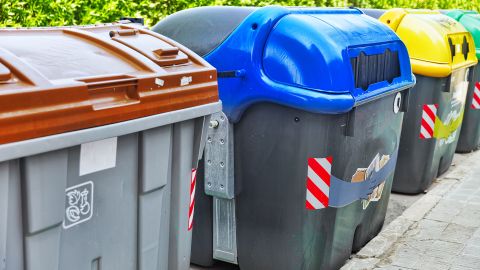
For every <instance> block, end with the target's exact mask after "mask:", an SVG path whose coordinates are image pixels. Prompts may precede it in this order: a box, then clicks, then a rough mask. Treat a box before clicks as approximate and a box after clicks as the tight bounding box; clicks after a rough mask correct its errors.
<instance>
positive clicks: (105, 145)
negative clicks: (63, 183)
mask: <svg viewBox="0 0 480 270" xmlns="http://www.w3.org/2000/svg"><path fill="white" fill-rule="evenodd" d="M116 162H117V137H114V138H109V139H105V140H101V141H96V142H89V143H84V144H82V146H81V147H80V172H79V174H80V176H82V175H86V174H89V173H94V172H98V171H103V170H106V169H110V168H114V167H115V165H116Z"/></svg>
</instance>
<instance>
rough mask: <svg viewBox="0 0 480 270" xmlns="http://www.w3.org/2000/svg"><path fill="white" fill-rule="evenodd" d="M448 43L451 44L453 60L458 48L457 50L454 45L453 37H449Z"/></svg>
mask: <svg viewBox="0 0 480 270" xmlns="http://www.w3.org/2000/svg"><path fill="white" fill-rule="evenodd" d="M448 45H449V46H450V53H451V54H452V60H453V58H454V57H455V54H456V50H455V45H453V42H452V39H451V38H448Z"/></svg>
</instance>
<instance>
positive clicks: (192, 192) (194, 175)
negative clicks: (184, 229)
mask: <svg viewBox="0 0 480 270" xmlns="http://www.w3.org/2000/svg"><path fill="white" fill-rule="evenodd" d="M196 183H197V169H192V176H191V179H190V208H189V209H188V230H189V231H190V230H191V229H192V227H193V214H194V212H195V184H196Z"/></svg>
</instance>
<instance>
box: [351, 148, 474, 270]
mask: <svg viewBox="0 0 480 270" xmlns="http://www.w3.org/2000/svg"><path fill="white" fill-rule="evenodd" d="M454 164H455V165H454V166H452V168H451V169H450V171H449V172H447V173H446V174H444V175H443V176H441V177H440V178H439V179H437V180H436V182H437V183H436V185H434V188H433V189H431V190H430V191H429V192H428V193H427V194H426V195H424V196H423V197H421V198H420V199H419V200H417V201H416V202H415V203H413V205H412V206H411V207H409V208H408V209H406V211H405V212H403V214H402V215H400V216H399V217H397V218H396V219H395V220H393V221H392V222H391V223H390V224H388V225H387V226H386V227H385V228H384V229H383V230H382V232H381V233H380V234H379V235H378V236H377V237H375V238H374V239H373V240H372V241H371V242H370V243H368V244H367V245H366V246H365V247H364V248H363V249H362V250H361V251H359V252H358V253H357V254H355V255H353V256H352V259H351V260H350V261H349V262H348V263H347V264H346V265H345V266H344V267H343V268H342V270H359V269H419V270H420V269H421V270H424V269H425V270H428V269H435V270H443V269H445V270H447V269H451V270H473V269H475V270H479V269H480V166H477V165H480V151H477V152H475V153H471V154H464V155H456V156H455V159H454Z"/></svg>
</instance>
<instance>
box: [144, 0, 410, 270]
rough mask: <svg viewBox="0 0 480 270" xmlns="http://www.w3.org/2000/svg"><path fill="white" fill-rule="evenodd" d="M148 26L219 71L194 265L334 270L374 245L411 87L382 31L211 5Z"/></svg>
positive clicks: (341, 19) (388, 34) (345, 14)
mask: <svg viewBox="0 0 480 270" xmlns="http://www.w3.org/2000/svg"><path fill="white" fill-rule="evenodd" d="M352 22H354V25H355V27H352ZM212 25H215V26H217V25H218V26H219V29H220V30H219V31H218V32H216V30H215V29H211V26H212ZM153 30H154V31H157V32H159V33H161V34H163V35H166V36H169V37H171V38H173V39H175V40H178V41H179V42H181V43H182V44H184V45H186V46H188V47H191V48H196V49H197V52H198V53H199V54H204V55H205V59H206V60H207V61H209V62H210V63H211V64H212V65H213V66H215V67H216V68H217V70H218V76H219V92H220V98H221V99H222V104H223V113H221V114H215V115H213V116H212V120H211V123H212V124H211V125H210V126H211V127H210V128H209V131H208V133H207V134H208V135H207V145H206V147H205V154H204V159H203V163H204V168H202V169H204V176H205V177H204V178H202V176H203V175H202V174H201V173H200V172H201V169H199V175H198V178H199V183H200V182H203V183H204V185H205V186H204V192H205V194H202V195H198V196H197V200H196V205H197V206H199V207H202V214H200V215H197V216H196V217H195V222H196V223H195V226H194V229H193V231H194V232H193V239H194V240H193V243H192V263H195V264H201V265H206V266H208V265H209V264H212V263H213V261H212V258H213V259H217V260H222V261H227V262H230V263H237V264H239V266H240V269H247V270H248V269H338V268H339V267H340V266H341V265H342V264H343V263H344V261H345V260H346V259H348V257H349V256H350V254H351V251H352V248H355V249H358V248H359V247H361V246H362V245H364V244H365V243H366V242H367V241H368V240H369V239H371V238H373V237H374V235H375V234H376V233H377V232H378V231H379V230H380V228H381V226H382V223H383V220H384V217H385V211H386V207H387V203H388V197H389V193H390V187H391V182H392V180H393V169H394V167H395V162H396V154H397V151H398V144H399V139H400V130H401V125H402V120H403V111H404V110H405V109H406V105H407V104H408V103H407V102H406V101H405V100H406V98H407V93H408V91H407V89H409V88H410V87H412V86H413V84H414V77H413V75H412V73H411V69H410V65H409V61H408V53H407V50H406V48H405V46H404V45H403V43H402V42H401V41H400V40H399V39H398V37H397V36H396V35H395V34H394V33H393V32H392V31H390V30H389V29H388V27H385V26H384V25H382V24H380V23H378V22H377V21H375V20H373V19H371V18H369V17H367V16H365V15H362V14H361V12H359V11H358V10H354V9H295V8H280V7H266V8H259V9H251V8H248V9H245V8H232V7H230V8H220V7H216V8H197V9H192V10H186V11H182V12H179V13H176V14H174V15H171V16H169V17H167V18H166V19H164V20H163V21H160V22H159V24H157V25H156V26H155V27H154V28H153ZM195 33H199V34H198V36H195V35H196V34H195ZM210 36H213V37H212V38H211V37H210ZM203 40H217V44H206V45H203V46H202V45H201V44H203V43H202V42H203ZM382 192H383V195H382ZM208 209H210V212H211V214H210V215H207V213H208V212H207V211H208Z"/></svg>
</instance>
